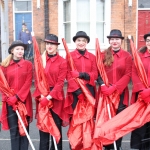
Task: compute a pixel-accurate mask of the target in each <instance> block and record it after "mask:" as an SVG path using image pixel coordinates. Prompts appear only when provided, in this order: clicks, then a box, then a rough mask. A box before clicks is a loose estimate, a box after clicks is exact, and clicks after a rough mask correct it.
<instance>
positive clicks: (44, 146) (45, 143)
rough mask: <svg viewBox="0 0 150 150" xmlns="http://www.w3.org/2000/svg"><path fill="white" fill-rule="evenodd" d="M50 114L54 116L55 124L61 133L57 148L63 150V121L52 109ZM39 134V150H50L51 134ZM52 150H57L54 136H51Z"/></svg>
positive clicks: (41, 132)
mask: <svg viewBox="0 0 150 150" xmlns="http://www.w3.org/2000/svg"><path fill="white" fill-rule="evenodd" d="M50 112H51V114H52V117H53V119H54V122H55V124H56V126H57V128H58V130H59V132H60V135H61V138H60V140H59V143H58V144H57V148H58V150H62V128H61V125H62V120H61V119H60V118H59V116H58V115H57V114H56V113H55V112H53V111H52V110H51V109H50ZM39 133H40V146H39V150H49V140H50V134H49V133H47V132H43V131H39ZM50 150H55V147H54V141H53V137H52V136H51V148H50Z"/></svg>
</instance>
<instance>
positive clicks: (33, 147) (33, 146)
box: [16, 110, 35, 150]
mask: <svg viewBox="0 0 150 150" xmlns="http://www.w3.org/2000/svg"><path fill="white" fill-rule="evenodd" d="M16 114H17V116H18V118H19V121H20V122H21V125H22V127H23V129H24V132H25V134H26V136H27V138H28V140H29V143H30V145H31V147H32V149H33V150H35V148H34V146H33V143H32V141H31V139H30V136H29V134H28V132H27V130H26V128H25V125H24V123H23V121H22V119H21V116H20V114H19V112H18V110H16Z"/></svg>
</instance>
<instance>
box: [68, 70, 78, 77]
mask: <svg viewBox="0 0 150 150" xmlns="http://www.w3.org/2000/svg"><path fill="white" fill-rule="evenodd" d="M70 74H71V76H72V77H73V78H78V77H79V72H78V71H70Z"/></svg>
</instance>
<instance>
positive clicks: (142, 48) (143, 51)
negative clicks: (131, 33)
mask: <svg viewBox="0 0 150 150" xmlns="http://www.w3.org/2000/svg"><path fill="white" fill-rule="evenodd" d="M146 50H147V47H146V46H143V47H141V48H140V49H139V50H138V51H139V52H140V53H145V52H146Z"/></svg>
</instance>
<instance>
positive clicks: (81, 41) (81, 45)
mask: <svg viewBox="0 0 150 150" xmlns="http://www.w3.org/2000/svg"><path fill="white" fill-rule="evenodd" d="M75 44H76V48H77V49H78V50H82V51H84V50H85V49H86V45H87V39H85V38H82V37H81V38H80V37H79V38H77V39H76V41H75Z"/></svg>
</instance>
